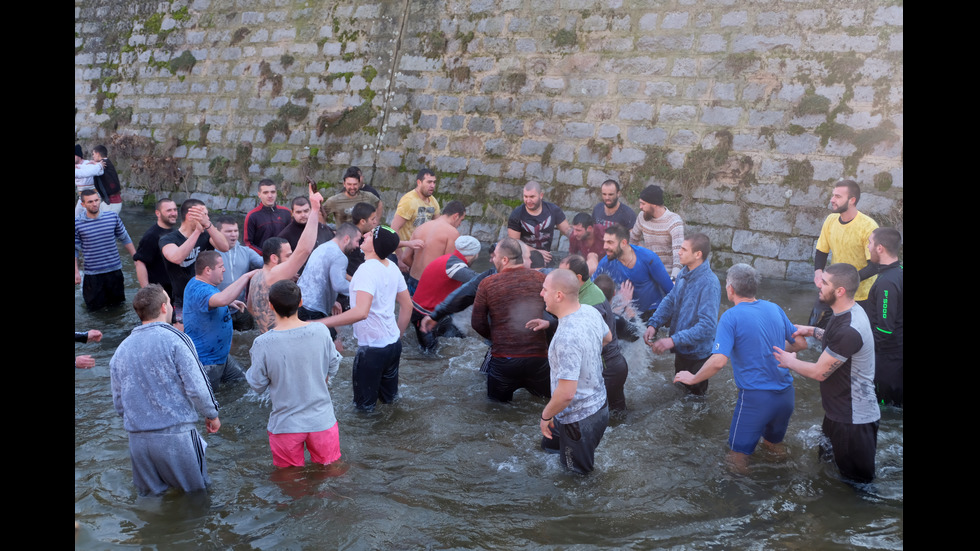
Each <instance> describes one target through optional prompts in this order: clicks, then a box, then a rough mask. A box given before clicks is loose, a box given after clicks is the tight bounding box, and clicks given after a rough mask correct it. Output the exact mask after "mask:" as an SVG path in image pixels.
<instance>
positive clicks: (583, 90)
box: [568, 78, 609, 98]
mask: <svg viewBox="0 0 980 551" xmlns="http://www.w3.org/2000/svg"><path fill="white" fill-rule="evenodd" d="M608 88H609V83H608V82H606V80H605V79H597V78H587V79H577V78H573V79H569V80H568V94H569V95H571V96H586V97H589V98H595V97H597V96H605V95H606V94H607V92H608Z"/></svg>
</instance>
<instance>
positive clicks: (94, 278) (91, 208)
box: [75, 189, 136, 310]
mask: <svg viewBox="0 0 980 551" xmlns="http://www.w3.org/2000/svg"><path fill="white" fill-rule="evenodd" d="M82 203H83V205H84V207H85V214H84V215H83V216H81V217H78V218H75V285H78V284H79V283H82V298H83V299H84V300H85V306H86V307H87V308H88V309H89V310H99V309H101V308H103V307H105V306H115V305H117V304H121V303H122V302H123V301H125V300H126V290H125V285H124V283H123V273H122V259H121V258H120V257H119V249H118V248H117V247H116V241H117V240H118V241H119V242H120V243H122V244H123V246H124V247H125V248H126V252H128V253H129V254H130V255H135V254H136V247H134V246H133V241H132V239H130V238H129V233H127V232H126V226H124V225H123V222H122V220H121V219H120V218H119V215H118V214H116V213H115V212H112V211H104V210H101V208H100V205H101V204H102V200H101V199H99V193H98V192H97V191H95V190H94V189H87V190H85V191H83V192H82ZM79 252H81V253H82V257H83V259H84V261H85V266H84V269H83V271H84V273H85V280H84V282H83V281H82V275H81V272H79V270H78V253H79Z"/></svg>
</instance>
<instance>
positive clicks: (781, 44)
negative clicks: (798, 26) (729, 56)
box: [732, 34, 800, 53]
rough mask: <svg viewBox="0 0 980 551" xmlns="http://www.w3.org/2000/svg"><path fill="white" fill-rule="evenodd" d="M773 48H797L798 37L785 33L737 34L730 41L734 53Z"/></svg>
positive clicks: (798, 44) (798, 46)
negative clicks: (773, 34)
mask: <svg viewBox="0 0 980 551" xmlns="http://www.w3.org/2000/svg"><path fill="white" fill-rule="evenodd" d="M775 48H784V49H788V50H792V51H795V50H799V49H800V39H799V38H798V37H796V36H790V35H785V34H780V35H776V36H767V35H758V34H743V35H737V36H736V37H735V39H734V41H733V42H732V51H733V52H734V53H743V52H768V51H769V50H772V49H775Z"/></svg>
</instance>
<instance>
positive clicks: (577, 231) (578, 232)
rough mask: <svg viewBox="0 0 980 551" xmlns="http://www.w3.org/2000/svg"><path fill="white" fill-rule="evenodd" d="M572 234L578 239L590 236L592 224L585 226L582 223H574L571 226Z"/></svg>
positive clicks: (585, 238) (581, 239)
mask: <svg viewBox="0 0 980 551" xmlns="http://www.w3.org/2000/svg"><path fill="white" fill-rule="evenodd" d="M572 235H573V236H575V239H577V240H578V241H585V240H587V239H589V238H591V237H592V226H589V227H587V228H586V227H585V226H583V225H582V224H574V225H573V226H572Z"/></svg>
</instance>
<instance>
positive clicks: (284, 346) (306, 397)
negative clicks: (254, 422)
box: [245, 323, 337, 434]
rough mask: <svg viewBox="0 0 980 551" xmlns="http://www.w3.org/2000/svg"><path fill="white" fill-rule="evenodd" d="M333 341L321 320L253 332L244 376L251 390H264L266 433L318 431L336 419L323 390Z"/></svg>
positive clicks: (328, 372) (259, 391)
mask: <svg viewBox="0 0 980 551" xmlns="http://www.w3.org/2000/svg"><path fill="white" fill-rule="evenodd" d="M333 346H334V344H333V341H332V340H331V339H330V330H329V329H327V328H326V326H324V325H323V324H322V323H310V324H308V325H305V326H303V327H297V328H295V329H286V330H282V331H280V330H276V329H273V330H271V331H268V332H266V333H264V334H262V335H259V336H258V337H255V342H253V343H252V350H251V351H250V354H251V356H252V367H250V368H249V370H248V372H247V373H245V378H246V379H247V380H248V384H249V385H250V386H251V387H252V389H253V390H254V391H255V392H258V393H260V394H261V393H262V392H263V391H265V389H266V388H268V389H269V398H270V399H271V401H272V413H271V414H270V415H269V425H268V430H269V432H271V433H272V434H285V433H296V432H320V431H324V430H327V429H329V428H330V427H332V426H334V424H336V423H337V418H336V417H335V416H334V411H333V402H332V401H331V400H330V391H329V390H327V376H328V375H329V374H330V363H331V362H333V361H336V360H334V354H333V350H332V349H333Z"/></svg>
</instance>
